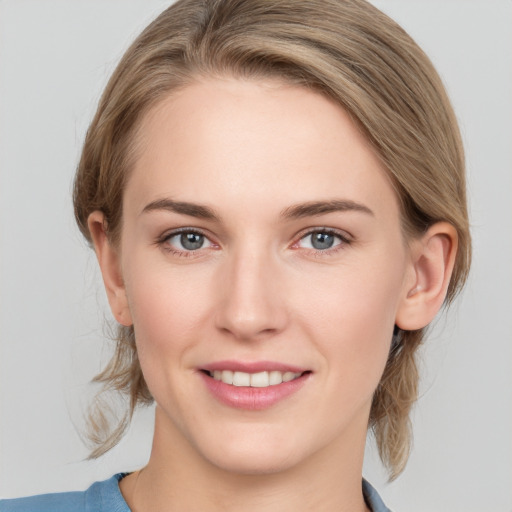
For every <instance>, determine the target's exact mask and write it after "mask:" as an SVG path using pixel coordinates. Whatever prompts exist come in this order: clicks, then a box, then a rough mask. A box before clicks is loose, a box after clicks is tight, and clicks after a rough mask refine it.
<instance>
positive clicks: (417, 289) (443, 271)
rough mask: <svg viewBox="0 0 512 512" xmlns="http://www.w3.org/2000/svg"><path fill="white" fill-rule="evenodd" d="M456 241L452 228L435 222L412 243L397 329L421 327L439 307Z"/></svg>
mask: <svg viewBox="0 0 512 512" xmlns="http://www.w3.org/2000/svg"><path fill="white" fill-rule="evenodd" d="M457 241H458V237H457V231H456V230H455V228H454V227H453V226H452V225H451V224H449V223H447V222H438V223H436V224H434V225H433V226H431V227H430V228H429V229H428V230H427V232H426V233H425V234H424V235H423V236H422V237H421V238H419V239H417V240H414V241H413V242H412V244H411V262H410V268H409V272H408V274H407V277H406V280H405V281H404V285H405V286H404V292H403V298H402V300H401V302H400V304H399V308H398V311H397V315H396V320H395V323H396V325H397V326H398V327H399V328H400V329H403V330H405V331H410V330H416V329H421V328H423V327H425V326H426V325H428V324H429V323H430V322H431V321H432V320H433V319H434V317H435V316H436V314H437V312H438V311H439V310H440V309H441V306H442V305H443V302H444V299H445V297H446V292H447V290H448V285H449V283H450V277H451V275H452V271H453V265H454V263H455V256H456V254H457V245H458V244H457Z"/></svg>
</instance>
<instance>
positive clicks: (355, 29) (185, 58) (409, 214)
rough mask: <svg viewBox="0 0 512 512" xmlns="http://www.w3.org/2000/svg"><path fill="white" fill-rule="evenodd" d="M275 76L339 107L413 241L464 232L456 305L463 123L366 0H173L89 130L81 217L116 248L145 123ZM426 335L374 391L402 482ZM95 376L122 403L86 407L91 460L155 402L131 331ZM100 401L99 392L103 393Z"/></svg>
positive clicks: (394, 362)
mask: <svg viewBox="0 0 512 512" xmlns="http://www.w3.org/2000/svg"><path fill="white" fill-rule="evenodd" d="M216 76H231V77H235V78H243V79H254V80H259V79H262V80H263V79H267V78H275V79H278V80H281V81H283V82H286V83H291V84H296V85H298V86H303V87H307V88H309V89H311V90H314V91H317V92H318V93H320V94H323V95H325V96H327V97H329V98H330V99H332V100H334V101H335V102H336V103H337V104H338V105H340V106H341V107H342V108H344V109H345V110H346V111H347V112H348V113H349V115H350V116H351V118H352V119H353V121H354V123H355V124H356V125H357V126H358V127H359V129H360V130H361V131H362V132H363V133H364V134H365V136H366V137H367V139H368V141H369V142H370V144H371V145H372V146H373V148H374V150H375V151H376V153H377V155H378V156H379V158H380V160H381V162H382V165H383V167H384V168H385V169H386V170H387V172H388V174H389V176H390V179H391V182H392V184H393V186H394V189H395V192H396V195H397V198H398V200H399V204H400V207H401V215H402V225H403V232H404V235H405V237H406V238H411V237H414V236H419V235H421V234H422V233H424V232H425V230H426V229H428V228H429V226H431V225H432V224H434V223H436V222H438V221H447V222H449V223H450V224H452V225H453V226H454V227H455V229H456V231H457V234H458V244H459V245H458V252H457V256H456V262H455V268H454V271H453V275H452V277H451V281H450V284H449V287H448V293H447V298H446V302H447V303H448V302H450V301H451V300H452V299H453V298H454V296H455V295H456V293H457V292H458V291H459V290H460V288H461V287H462V285H463V283H464V281H465V279H466V276H467V272H468V269H469V263H470V253H471V249H470V235H469V229H468V215H467V206H466V187H465V173H464V155H463V149H462V144H461V139H460V134H459V130H458V126H457V122H456V119H455V116H454V113H453V110H452V107H451V105H450V102H449V100H448V97H447V95H446V92H445V90H444V87H443V85H442V82H441V80H440V78H439V76H438V75H437V73H436V71H435V69H434V68H433V66H432V64H431V62H430V61H429V59H428V58H427V57H426V55H425V54H424V53H423V51H422V50H421V49H420V48H419V47H418V46H417V45H416V43H415V42H414V41H413V40H412V39H411V38H410V37H409V36H408V35H407V34H406V33H405V32H404V30H403V29H402V28H400V27H399V26H398V25H397V24H396V23H395V22H394V21H393V20H391V19H390V18H388V17H387V16H386V15H384V14H383V13H381V12H380V11H379V10H377V9H376V8H375V7H373V6H372V5H370V4H368V3H367V2H365V1H364V0H178V1H177V2H176V3H175V4H173V5H172V6H171V7H169V8H168V9H167V10H165V11H164V12H163V13H162V14H161V15H160V16H158V17H157V18H156V19H155V20H154V21H153V22H152V23H151V24H150V25H149V26H148V27H147V28H146V29H145V30H144V31H143V32H142V34H141V35H140V36H139V37H138V38H137V39H136V40H135V42H134V43H133V44H132V45H131V47H130V48H129V49H128V51H127V52H126V53H125V55H124V56H123V58H122V60H121V62H120V63H119V65H118V66H117V68H116V70H115V71H114V73H113V75H112V77H111V79H110V81H109V83H108V85H107V87H106V89H105V92H104V94H103V96H102V98H101V100H100V103H99V106H98V110H97V112H96V115H95V117H94V119H93V121H92V123H91V126H90V128H89V130H88V132H87V136H86V139H85V144H84V147H83V152H82V156H81V159H80V163H79V165H78V170H77V173H76V179H75V188H74V205H75V215H76V220H77V222H78V226H79V227H80V229H81V231H82V233H83V235H84V236H85V237H86V239H87V240H88V241H89V242H90V241H91V235H90V233H89V231H88V227H87V218H88V216H89V214H90V213H91V212H93V211H94V210H101V211H102V212H103V213H104V215H105V219H106V227H107V234H108V236H109V238H110V241H111V243H113V244H117V243H118V242H119V237H120V228H121V219H122V212H123V204H122V198H123V191H124V188H125V184H126V181H127V178H128V177H129V174H130V169H131V168H132V166H133V163H134V160H135V159H136V158H137V129H138V127H139V126H140V123H141V119H142V118H143V117H144V115H145V114H146V113H147V112H148V110H149V109H151V108H152V107H154V106H155V105H156V104H157V103H158V102H159V101H161V100H163V99H164V98H165V97H167V96H168V95H169V94H172V91H175V90H176V89H178V88H181V87H185V86H186V85H187V84H189V83H191V82H192V81H194V80H196V79H198V78H204V77H216ZM423 336H424V332H423V329H422V330H416V331H399V332H398V333H396V336H395V337H394V341H393V344H392V348H391V351H390V354H389V359H388V362H387V365H386V368H385V371H384V374H383V376H382V379H381V382H380V384H379V386H378V388H377V390H376V392H375V395H374V398H373V404H372V408H371V413H370V424H369V427H370V428H371V429H372V430H373V432H374V434H375V437H376V440H377V445H378V448H379V453H380V456H381V459H382V461H383V462H384V464H385V465H386V467H387V468H388V470H389V474H390V478H395V477H396V476H397V475H398V474H399V473H400V472H401V471H402V470H403V468H404V466H405V463H406V461H407V457H408V454H409V449H410V444H411V428H410V421H409V412H410V409H411V406H412V404H413V403H414V401H415V400H416V398H417V389H418V371H417V366H416V363H415V352H416V350H417V348H418V346H419V345H420V343H421V341H422V339H423ZM95 380H96V381H97V382H100V383H102V384H103V390H104V391H118V392H120V393H121V394H122V395H124V396H125V397H127V399H128V405H127V408H126V413H125V414H124V416H121V417H118V418H117V419H116V421H115V422H114V424H112V422H110V421H109V420H108V415H107V414H106V412H105V409H104V403H105V402H104V400H101V399H100V400H99V401H97V402H96V404H95V406H93V408H92V409H91V415H90V420H91V439H92V441H93V442H94V443H95V449H94V450H93V452H92V454H91V456H92V457H97V456H99V455H101V454H102V453H104V452H105V451H107V450H109V449H110V448H111V447H113V446H114V445H115V444H116V443H117V442H118V441H119V439H120V438H121V437H122V435H123V433H124V431H125V429H126V427H127V426H128V424H129V422H130V419H131V416H132V414H133V411H134V409H135V407H136V406H137V405H138V404H148V403H150V402H151V401H152V397H151V394H150V392H149V390H148V388H147V385H146V382H145V380H144V377H143V375H142V372H141V369H140V365H139V361H138V358H137V349H136V344H135V337H134V332H133V328H126V327H122V326H120V327H119V333H118V336H117V341H116V350H115V354H114V356H113V358H112V360H111V361H110V363H109V364H108V365H107V367H106V368H105V369H104V370H103V372H102V373H100V374H99V375H98V376H97V377H96V378H95ZM102 396H104V395H102Z"/></svg>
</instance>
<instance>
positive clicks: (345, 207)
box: [280, 199, 375, 219]
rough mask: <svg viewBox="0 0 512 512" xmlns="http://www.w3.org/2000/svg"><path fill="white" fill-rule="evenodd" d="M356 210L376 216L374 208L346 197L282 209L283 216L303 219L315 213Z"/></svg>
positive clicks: (323, 213)
mask: <svg viewBox="0 0 512 512" xmlns="http://www.w3.org/2000/svg"><path fill="white" fill-rule="evenodd" d="M348 211H355V212H361V213H366V214H368V215H372V216H375V214H374V213H373V211H372V210H370V208H368V207H367V206H365V205H364V204H360V203H356V202H354V201H350V200H345V199H332V200H330V201H310V202H307V203H300V204H295V205H292V206H288V207H287V208H285V209H284V210H282V211H281V214H280V215H281V217H283V218H285V219H301V218H304V217H311V216H314V215H325V214H327V213H332V212H348Z"/></svg>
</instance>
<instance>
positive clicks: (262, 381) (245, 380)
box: [208, 370, 302, 388]
mask: <svg viewBox="0 0 512 512" xmlns="http://www.w3.org/2000/svg"><path fill="white" fill-rule="evenodd" d="M208 374H209V375H210V377H213V378H214V379H215V380H218V381H221V382H223V383H224V384H229V385H232V386H238V387H242V386H245V387H251V388H266V387H269V386H277V385H279V384H282V383H283V382H290V381H292V380H295V379H297V378H299V377H300V376H301V375H302V372H290V371H287V372H280V371H277V370H273V371H263V372H258V373H246V372H239V371H235V372H234V371H231V370H214V371H210V372H208Z"/></svg>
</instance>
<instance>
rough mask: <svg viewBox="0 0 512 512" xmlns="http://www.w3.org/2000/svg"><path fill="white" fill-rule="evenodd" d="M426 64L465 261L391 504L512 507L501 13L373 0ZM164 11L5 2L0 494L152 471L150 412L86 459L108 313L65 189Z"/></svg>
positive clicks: (481, 7) (425, 361)
mask: <svg viewBox="0 0 512 512" xmlns="http://www.w3.org/2000/svg"><path fill="white" fill-rule="evenodd" d="M374 3H375V4H376V5H377V6H378V7H380V8H381V9H383V10H384V11H385V12H387V13H388V14H389V15H391V16H392V17H393V18H394V19H396V20H397V21H398V22H399V23H400V24H402V25H403V26H404V28H405V29H406V30H407V31H408V32H409V33H410V34H411V35H412V36H413V37H414V38H415V39H416V41H417V42H418V43H419V44H420V45H421V46H422V47H423V48H424V49H425V50H426V52H427V54H428V55H429V56H430V57H431V59H432V60H433V62H434V64H435V65H436V67H437V69H438V70H439V72H440V74H441V76H442V77H443V79H444V81H445V83H446V86H447V88H448V92H449V94H450V96H451V98H452V100H453V103H454V106H455V110H456V112H457V115H458V118H459V120H460V125H461V129H462V134H463V138H464V142H465V146H466V151H467V161H468V178H469V197H470V203H471V223H472V229H473V237H474V263H473V268H472V273H471V278H470V280H469V283H468V286H467V289H466V291H465V293H464V294H463V296H462V297H460V299H459V301H458V302H457V303H456V305H455V306H454V307H453V308H452V310H451V311H450V312H449V315H448V316H447V317H441V318H440V319H439V320H438V321H437V322H436V326H435V328H434V330H433V332H432V334H431V336H430V338H429V340H428V342H427V343H426V344H425V347H424V349H423V351H422V353H421V367H422V385H421V395H422V396H421V399H420V400H419V402H418V404H417V406H416V408H415V410H414V415H413V420H414V429H415V445H414V450H413V452H412V455H411V458H410V462H409V464H408V466H407V469H406V471H405V472H404V474H403V475H402V476H401V477H400V478H399V479H398V480H397V481H395V482H394V483H392V484H389V485H388V484H386V482H385V475H384V473H383V471H382V468H381V467H380V465H379V463H378V458H377V456H376V453H375V452H376V450H375V448H374V447H373V444H372V443H371V442H370V443H369V446H368V450H367V461H366V463H365V475H366V477H367V478H368V479H369V480H370V481H371V482H372V483H373V484H374V485H376V486H377V488H378V489H379V490H380V492H381V494H382V496H383V497H384V499H385V501H386V502H387V504H388V506H390V507H391V508H392V509H393V510H395V511H397V512H400V511H407V510H415V511H416V512H427V511H428V512H431V511H465V512H477V511H478V512H482V511H484V510H485V511H486V512H494V511H496V512H501V511H503V512H511V511H512V334H511V333H512V265H511V261H512V2H511V1H509V0H374ZM168 4H169V1H163V0H3V1H2V0H0V372H1V373H0V496H2V497H15V496H20V495H27V494H35V493H41V492H49V491H64V490H78V489H83V488H85V487H87V486H88V485H89V484H90V483H91V482H92V481H94V480H98V479H103V478H107V477H109V476H111V475H112V474H113V473H114V472H118V471H129V470H133V469H136V468H137V467H139V466H141V465H142V464H144V462H145V461H146V460H147V457H148V454H149V448H150V442H151V432H152V410H151V409H149V410H145V411H142V412H141V413H140V414H138V415H137V417H136V418H135V422H134V425H133V427H132V428H131V430H130V432H129V434H128V436H127V438H126V439H125V440H123V441H122V443H121V444H120V445H119V446H118V447H117V448H116V449H114V450H113V451H112V452H111V453H109V454H107V455H106V456H104V457H103V458H101V459H99V460H97V461H93V462H85V461H84V460H83V459H84V458H85V457H86V455H87V449H86V448H85V447H84V445H83V444H82V441H81V439H80V435H79V431H80V428H81V427H83V423H82V419H81V414H82V412H83V410H84V409H85V406H86V404H87V400H89V399H90V397H91V394H92V393H91V387H90V386H88V384H87V382H88V381H89V380H90V379H91V377H92V376H93V375H94V373H95V372H97V371H98V370H99V369H100V368H101V364H102V363H104V362H105V361H106V360H107V358H108V354H109V344H108V342H107V341H105V335H104V332H105V328H104V325H105V323H106V322H107V321H108V320H109V318H110V313H109V312H108V310H107V308H106V307H105V299H104V294H103V289H102V285H101V282H100V278H99V274H98V271H97V269H96V262H95V259H94V256H93V254H92V252H91V251H90V250H89V249H88V248H87V247H86V245H85V243H84V242H83V241H82V240H81V238H80V236H79V234H78V231H77V229H76V228H75V226H74V222H73V218H72V207H71V199H70V190H71V184H72V179H73V173H74V169H75V167H76V163H77V159H78V156H79V152H80V147H81V143H82V141H83V137H84V133H85V130H86V128H87V125H88V123H89V121H90V119H91V117H92V114H93V111H94V108H95V105H96V102H97V100H98V98H99V95H100V92H101V90H102V88H103V86H104V85H105V83H106V80H107V78H108V76H109V74H110V73H111V71H112V70H113V68H114V66H115V64H116V63H117V61H118V59H119V58H120V56H121V55H122V53H123V51H124V50H125V49H126V48H127V46H128V44H129V43H130V42H131V40H132V39H133V38H134V37H135V36H136V35H137V34H138V32H139V31H140V30H141V29H142V28H143V27H144V26H145V25H146V24H147V23H148V22H149V21H150V20H151V19H152V18H154V17H155V16H156V15H157V14H158V13H159V12H160V11H161V10H163V8H164V7H165V6H167V5H168Z"/></svg>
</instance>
